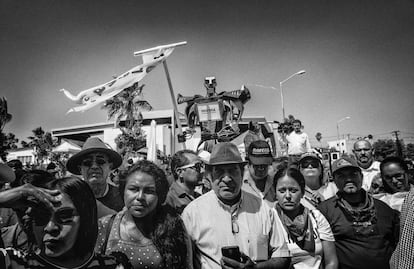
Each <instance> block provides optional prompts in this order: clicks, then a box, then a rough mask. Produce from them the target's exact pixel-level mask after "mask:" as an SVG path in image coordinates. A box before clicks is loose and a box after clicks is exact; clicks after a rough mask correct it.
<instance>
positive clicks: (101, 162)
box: [81, 158, 107, 167]
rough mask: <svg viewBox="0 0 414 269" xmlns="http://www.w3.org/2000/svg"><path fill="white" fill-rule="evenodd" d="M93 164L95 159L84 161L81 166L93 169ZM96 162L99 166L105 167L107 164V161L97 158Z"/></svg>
mask: <svg viewBox="0 0 414 269" xmlns="http://www.w3.org/2000/svg"><path fill="white" fill-rule="evenodd" d="M93 162H94V160H93V159H86V160H83V161H82V162H81V165H82V166H87V167H91V166H92V165H93ZM95 162H96V164H97V165H104V164H106V163H107V162H106V160H105V159H102V158H96V159H95Z"/></svg>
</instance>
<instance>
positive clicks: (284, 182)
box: [274, 168, 338, 269]
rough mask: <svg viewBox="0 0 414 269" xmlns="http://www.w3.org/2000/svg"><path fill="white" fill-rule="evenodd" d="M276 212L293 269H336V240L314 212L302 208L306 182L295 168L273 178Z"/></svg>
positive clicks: (322, 219)
mask: <svg viewBox="0 0 414 269" xmlns="http://www.w3.org/2000/svg"><path fill="white" fill-rule="evenodd" d="M274 184H275V186H276V198H277V203H276V206H275V210H276V212H277V214H278V215H279V218H280V220H281V221H282V223H283V226H284V228H285V229H284V233H285V238H287V245H288V248H289V251H290V253H291V254H292V260H291V267H290V268H295V269H302V268H303V269H305V268H306V269H321V268H325V269H336V268H338V259H337V256H336V249H335V240H334V236H333V234H332V230H331V227H330V225H329V223H328V221H327V220H326V218H325V217H324V216H323V215H322V213H321V212H319V210H317V209H309V208H307V207H305V206H303V205H302V204H301V199H302V197H303V196H304V193H305V179H304V177H303V175H302V174H301V173H300V172H299V170H297V169H296V168H285V169H282V170H279V171H278V172H277V173H276V174H275V176H274Z"/></svg>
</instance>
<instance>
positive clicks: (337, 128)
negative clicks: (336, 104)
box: [336, 116, 351, 141]
mask: <svg viewBox="0 0 414 269" xmlns="http://www.w3.org/2000/svg"><path fill="white" fill-rule="evenodd" d="M350 118H351V117H349V116H347V117H345V118H342V119H340V120H338V121H337V122H336V132H337V136H338V141H339V138H340V135H339V123H340V122H342V121H344V120H349V119H350Z"/></svg>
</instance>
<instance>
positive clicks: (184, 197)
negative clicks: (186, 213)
mask: <svg viewBox="0 0 414 269" xmlns="http://www.w3.org/2000/svg"><path fill="white" fill-rule="evenodd" d="M199 196H200V194H198V193H197V192H195V193H194V197H193V196H191V195H190V194H188V193H186V192H185V190H184V189H183V188H182V187H181V186H180V185H179V184H178V183H177V182H176V181H174V182H173V183H172V184H171V186H170V190H169V191H168V194H167V198H166V199H165V204H167V205H169V206H171V207H172V208H174V209H175V210H176V211H177V213H178V214H181V213H182V212H183V210H184V208H185V207H186V206H187V205H188V204H189V203H190V202H191V201H193V200H194V199H195V198H197V197H199Z"/></svg>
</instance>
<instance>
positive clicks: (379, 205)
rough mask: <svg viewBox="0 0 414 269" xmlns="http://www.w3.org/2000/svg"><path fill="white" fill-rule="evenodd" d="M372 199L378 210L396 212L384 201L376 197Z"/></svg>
mask: <svg viewBox="0 0 414 269" xmlns="http://www.w3.org/2000/svg"><path fill="white" fill-rule="evenodd" d="M372 198H373V200H374V205H375V207H376V208H377V210H382V211H389V212H394V210H393V209H392V208H391V207H390V206H389V205H388V204H387V203H385V202H384V201H381V200H379V199H377V198H375V197H372Z"/></svg>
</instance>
